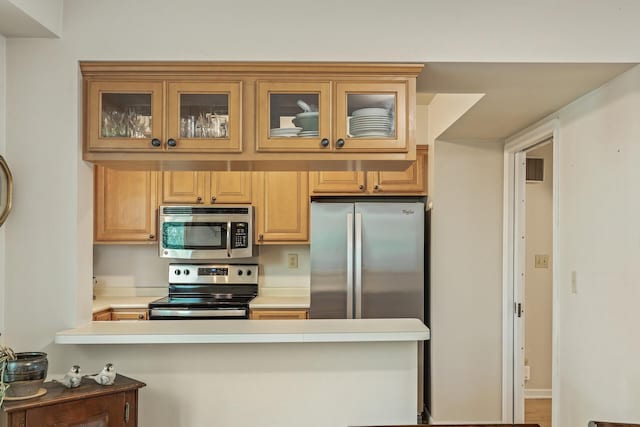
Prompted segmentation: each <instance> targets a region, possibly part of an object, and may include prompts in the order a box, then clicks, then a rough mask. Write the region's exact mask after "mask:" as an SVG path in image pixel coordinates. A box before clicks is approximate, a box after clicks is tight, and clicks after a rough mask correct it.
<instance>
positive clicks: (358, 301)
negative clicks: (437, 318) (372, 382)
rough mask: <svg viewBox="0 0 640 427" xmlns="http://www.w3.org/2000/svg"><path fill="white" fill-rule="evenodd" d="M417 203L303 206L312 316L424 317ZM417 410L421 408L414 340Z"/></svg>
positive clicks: (421, 215) (421, 210)
mask: <svg viewBox="0 0 640 427" xmlns="http://www.w3.org/2000/svg"><path fill="white" fill-rule="evenodd" d="M425 289H426V287H425V203H424V201H423V200H421V201H420V202H416V201H403V202H397V201H392V200H389V201H378V199H376V201H372V202H368V201H354V202H343V201H341V200H337V201H336V200H332V201H313V202H312V203H311V307H310V317H311V318H312V319H345V318H346V319H350V318H354V319H359V318H398V317H400V318H418V319H421V320H423V321H424V320H425V310H424V307H425V295H426V294H425ZM419 347H420V354H419V357H418V360H419V362H420V366H419V371H420V372H419V379H418V380H419V381H418V382H419V390H418V395H419V396H418V397H419V402H418V412H419V413H421V412H422V411H423V408H424V407H427V408H428V402H425V395H427V394H428V391H426V390H423V385H424V384H426V383H425V381H424V369H423V361H424V350H423V346H422V345H419Z"/></svg>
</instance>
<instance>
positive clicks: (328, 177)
mask: <svg viewBox="0 0 640 427" xmlns="http://www.w3.org/2000/svg"><path fill="white" fill-rule="evenodd" d="M364 178H365V173H364V172H359V171H358V172H353V171H339V172H338V171H328V172H309V192H310V193H311V194H312V195H314V194H340V193H351V194H362V193H364V192H365V191H366V186H365V179H364Z"/></svg>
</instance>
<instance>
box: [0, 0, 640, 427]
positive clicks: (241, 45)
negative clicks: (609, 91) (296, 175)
mask: <svg viewBox="0 0 640 427" xmlns="http://www.w3.org/2000/svg"><path fill="white" fill-rule="evenodd" d="M588 3H589V7H588V8H587V7H585V6H584V2H583V3H582V8H581V10H580V14H579V15H577V14H576V6H575V4H574V3H573V2H564V3H562V2H560V3H558V2H556V1H551V0H545V1H542V2H535V3H534V2H531V3H524V2H513V1H510V0H489V1H485V2H468V1H465V0H455V1H450V2H440V1H436V0H427V1H423V0H409V1H406V2H402V5H401V6H398V5H397V4H395V3H392V2H388V1H383V0H374V1H365V0H356V1H351V2H347V3H345V2H329V3H327V2H316V3H314V7H313V8H312V7H306V6H305V7H301V6H300V2H299V1H294V0H274V1H271V2H259V1H256V0H243V1H235V2H226V3H224V6H223V7H218V8H215V6H216V5H219V4H217V3H213V2H210V1H205V0H185V1H181V2H174V1H168V0H166V1H152V0H139V1H136V2H130V1H126V0H113V1H109V2H104V1H98V0H68V1H66V2H65V3H64V6H65V11H64V38H62V39H56V40H40V39H11V40H8V42H7V105H8V111H7V124H8V125H7V139H6V140H7V143H6V145H7V146H6V153H7V156H8V157H9V158H10V159H11V161H12V168H13V170H14V173H15V176H16V181H17V182H18V183H19V186H17V188H16V199H15V210H14V212H13V215H12V216H11V218H10V223H11V227H8V228H7V229H6V230H5V233H6V244H7V247H10V248H11V250H10V251H7V253H6V255H5V259H6V280H7V283H11V286H10V287H9V286H8V287H7V288H8V289H6V299H7V303H6V304H5V315H6V317H5V319H6V331H7V335H6V342H7V343H8V344H10V345H13V346H14V347H15V348H16V350H37V349H46V350H47V351H48V352H49V354H50V367H51V368H50V372H51V374H52V375H54V374H56V373H62V372H64V371H66V370H67V369H68V365H69V364H70V363H71V362H72V361H73V360H74V354H73V352H72V351H69V352H66V353H62V352H61V351H60V350H59V348H58V347H59V346H58V347H57V346H54V345H52V344H51V343H52V339H53V338H52V337H53V335H54V333H55V332H56V331H57V330H60V329H64V328H68V327H72V326H75V325H76V324H77V323H78V322H79V321H83V320H88V316H87V315H86V314H85V313H86V312H87V311H88V309H89V305H90V302H91V276H92V264H93V262H92V248H91V221H90V218H91V215H92V207H91V192H92V189H91V182H92V180H91V173H90V168H88V167H87V166H86V165H85V164H84V163H83V162H82V161H81V160H80V159H81V156H80V151H79V146H80V137H79V125H80V120H79V111H80V103H79V97H80V91H79V85H78V82H79V73H78V66H77V61H78V60H81V59H84V60H89V59H98V60H107V59H119V60H151V59H170V60H187V59H191V60H232V59H237V60H296V61H299V60H335V61H339V60H344V61H368V60H376V61H454V62H455V61H531V62H554V61H562V62H598V61H603V62H606V61H638V60H639V59H640V53H639V52H638V50H637V40H638V39H639V38H640V27H639V26H637V22H636V21H637V19H636V17H637V16H638V15H639V14H640V3H637V2H635V1H633V0H613V1H609V2H596V1H590V2H588ZM123 11H126V12H123ZM461 11H463V13H461ZM283 22H284V23H287V24H289V23H291V25H283V24H282V23H283ZM299 22H303V23H304V25H303V27H304V28H306V29H311V30H310V31H309V34H308V36H305V37H301V36H300V29H299V28H300V25H298V24H297V23H299ZM540 22H544V24H545V31H540V30H539V26H538V25H531V24H532V23H540ZM460 28H464V29H465V30H464V31H460ZM334 29H340V31H334ZM359 37H364V38H365V40H373V41H374V42H372V43H353V42H351V41H352V40H358V38H359ZM635 107H637V106H635ZM635 107H634V108H635ZM594 108H595V107H594ZM634 111H637V108H635V110H634ZM600 116H602V114H600ZM629 120H630V122H631V123H634V120H635V118H630V119H629ZM602 126H604V125H602ZM599 129H602V127H600V128H599ZM627 132H628V133H630V132H631V130H630V129H627ZM596 136H597V133H596V134H589V135H587V138H586V140H587V141H591V145H594V146H595V148H598V144H596V143H595V138H596ZM630 139H631V138H628V139H626V141H629V140H630ZM608 141H610V142H609V143H610V144H613V143H615V142H617V141H616V140H608ZM576 145H577V140H576V142H575V143H574V145H572V146H571V147H573V149H574V150H575V146H576ZM499 148H500V146H499V144H498V143H488V144H481V145H475V144H446V143H439V144H437V145H436V147H435V156H436V158H438V157H439V158H440V159H441V160H439V161H438V160H436V164H435V173H436V182H438V183H441V184H437V185H438V186H440V187H439V188H437V189H435V190H436V191H437V193H436V194H438V199H437V200H436V208H435V210H434V233H436V234H434V246H436V247H437V248H438V250H437V251H436V252H434V257H435V258H434V276H433V282H432V283H433V284H434V295H433V297H434V305H435V308H434V318H433V320H434V324H433V328H434V335H433V336H434V338H433V348H434V349H435V348H438V349H441V351H442V352H441V353H438V354H435V353H434V367H433V368H434V381H435V383H434V391H436V392H437V393H438V394H437V395H435V396H434V404H433V405H432V406H433V408H434V410H435V414H436V415H437V416H439V415H440V414H442V418H443V419H444V418H453V417H455V418H460V417H466V418H470V419H474V420H482V419H485V418H487V419H494V420H495V419H498V415H499V414H500V408H499V402H500V388H499V384H500V382H501V379H500V363H501V353H500V349H501V337H500V330H501V328H500V316H501V305H500V302H501V295H500V292H501V273H500V260H501V238H500V234H501V226H500V224H501V213H502V212H501V194H502V183H501V177H502V156H501V154H499V153H498V151H500V150H499ZM624 148H625V150H633V147H632V146H631V145H630V144H626V145H625V146H624ZM439 151H442V156H441V157H440V154H438V153H439ZM566 154H572V153H565V155H566ZM588 155H589V154H588V152H587V153H585V154H583V156H588ZM476 156H477V157H476ZM591 161H592V162H594V161H595V160H591ZM565 164H566V163H565ZM465 168H468V169H465ZM438 170H440V172H438ZM624 170H625V171H626V173H627V174H628V175H631V176H633V174H634V173H635V172H632V169H631V166H627V169H624ZM476 172H478V173H476ZM570 172H572V171H567V173H570ZM595 176H598V175H597V174H594V175H592V176H591V178H590V179H591V180H593V179H595V178H594V177H595ZM600 181H601V182H607V181H606V179H603V180H600ZM600 181H599V182H600ZM589 182H591V181H589ZM599 182H598V183H596V182H592V184H596V185H595V187H593V188H589V191H588V193H589V194H590V195H592V194H593V193H594V191H595V190H599V189H602V186H601V185H599ZM636 182H637V181H636ZM574 185H575V186H577V188H578V189H579V190H580V191H579V192H578V194H580V193H582V192H584V193H587V191H586V189H585V187H584V186H582V185H580V184H578V183H574ZM633 185H635V184H633ZM607 190H608V188H607ZM620 191H625V190H624V188H620V189H618V190H617V192H614V194H618V193H619V192H620ZM440 195H443V198H442V199H440ZM444 195H448V196H447V197H444ZM600 195H601V192H598V196H600ZM598 199H599V197H598V198H596V200H598ZM569 202H571V203H573V204H576V203H577V202H576V201H575V200H573V201H572V200H571V199H570V200H569ZM565 203H567V201H565ZM582 203H583V201H582V200H581V204H580V207H582V206H583V204H582ZM633 203H635V202H633ZM633 203H632V204H631V205H630V206H631V207H635V205H634V204H633ZM594 205H595V206H594ZM569 206H571V204H569ZM463 209H464V210H463ZM589 209H592V211H590V212H589V215H588V217H589V218H591V217H592V216H594V215H595V213H596V212H598V214H603V212H602V211H601V208H599V207H598V206H597V204H594V203H593V199H590V200H589ZM43 210H44V211H45V212H46V218H47V221H42V218H43ZM574 212H577V210H576V209H574ZM581 213H582V212H581ZM604 213H606V214H607V215H611V212H609V211H607V212H604ZM565 215H567V213H566V212H565ZM614 215H622V214H621V213H614ZM601 222H602V221H601V220H600V221H599V222H598V223H601ZM580 224H583V223H582V222H580ZM618 224H620V223H618ZM588 225H589V228H588V229H589V235H591V233H592V230H593V227H592V224H591V223H590V224H588ZM628 225H631V223H630V224H628ZM586 226H587V225H586V224H584V227H583V229H580V231H583V230H586ZM618 226H619V225H618ZM573 227H574V228H575V227H578V224H576V225H574V226H573ZM599 230H600V229H598V230H597V231H598V232H599ZM628 236H631V234H628ZM571 237H572V238H573V239H577V237H576V236H574V235H573V234H571ZM602 238H604V237H602ZM466 242H469V243H466ZM629 245H630V248H631V249H634V248H635V247H634V246H632V245H631V244H630V243H629ZM586 247H588V246H584V245H583V246H579V245H573V244H572V246H571V248H569V249H567V248H564V247H563V248H562V250H563V251H564V253H565V254H567V253H568V251H569V250H578V251H580V249H581V248H586ZM440 248H441V249H440ZM632 253H633V252H632ZM568 256H570V257H571V256H573V255H571V254H568ZM629 256H630V255H623V258H624V259H625V260H629ZM34 260H35V261H37V262H38V263H37V265H35V266H34V263H33V261H34ZM583 265H585V263H584V262H582V261H581V263H580V268H582V266H583ZM590 265H591V266H593V267H597V266H598V265H602V264H598V263H597V262H594V263H592V264H590ZM630 271H632V272H635V270H633V269H630ZM564 273H565V274H564V276H563V277H564V278H565V279H566V277H568V276H567V275H566V269H565V271H564ZM580 274H585V271H583V270H580ZM596 277H597V275H596ZM618 278H620V277H618ZM591 280H593V278H591ZM587 283H588V282H587ZM618 283H624V280H619V281H617V282H616V283H614V284H613V286H616V287H618V288H622V289H618V290H622V291H624V292H623V293H626V294H627V296H628V294H630V293H632V292H633V291H632V290H631V289H630V288H627V287H624V288H623V285H620V284H618ZM585 284H586V283H585ZM582 285H583V283H582V282H580V286H581V289H584V290H585V291H586V290H588V287H586V288H585V287H582ZM581 297H583V295H581V294H578V295H577V296H573V299H569V300H568V301H569V302H570V303H571V302H573V300H576V299H579V298H581ZM599 297H602V295H599ZM564 298H565V299H566V298H569V296H565V297H564ZM616 300H617V299H616ZM605 301H606V300H605ZM562 302H563V301H561V303H562ZM599 302H602V298H600V300H599ZM624 302H625V303H627V304H630V299H626V300H625V301H624ZM568 308H570V310H567V316H569V315H570V314H571V313H572V312H573V311H574V310H575V309H576V307H573V306H569V307H568ZM465 310H467V311H465ZM629 313H630V312H629V311H621V310H620V311H616V312H615V315H616V316H623V315H626V316H632V314H629ZM43 314H44V315H43ZM582 320H583V319H580V321H582ZM634 320H635V319H634ZM561 321H564V322H567V324H566V325H562V328H563V329H562V330H564V328H568V330H569V331H570V332H573V330H574V329H576V328H578V326H577V325H576V323H577V322H578V321H577V320H574V318H572V317H566V318H563V319H561ZM620 323H621V322H617V323H616V321H614V320H611V323H609V324H610V325H612V326H619V324H620ZM605 324H606V323H605ZM613 331H614V332H612V334H618V332H616V331H617V329H615V330H613ZM578 332H579V333H578V334H577V336H580V337H582V338H584V339H585V341H584V343H586V342H591V340H590V338H591V336H589V337H585V336H584V334H585V333H586V332H587V329H586V328H585V329H583V330H580V331H578ZM603 332H604V331H603ZM607 332H608V330H607ZM635 342H640V341H638V340H636V341H635ZM623 343H624V341H623ZM563 345H564V346H566V345H571V340H569V341H567V343H566V344H563ZM633 345H636V344H624V345H623V348H624V347H631V348H632V349H634V350H636V351H635V352H636V353H637V348H634V347H633ZM577 347H578V348H580V349H581V350H585V349H584V344H582V342H580V343H579V345H578V346H577ZM470 348H471V349H472V350H473V351H469V349H470ZM610 348H611V347H610ZM560 351H561V361H562V360H564V361H565V362H566V360H569V358H570V357H571V356H573V355H574V353H575V351H577V350H573V349H572V350H567V349H566V348H565V347H561V348H560ZM589 351H591V348H589ZM606 351H609V350H599V351H598V352H596V353H591V354H594V355H595V354H597V355H603V356H608V357H609V359H608V360H611V361H616V356H615V355H604V354H603V353H602V352H606ZM585 352H586V350H585ZM447 356H449V357H447ZM581 357H589V358H590V359H589V361H592V360H591V356H587V355H584V354H583V355H582V356H581ZM625 363H627V364H628V362H625ZM625 363H623V364H622V365H624V366H627V365H626V364H625ZM121 365H122V366H123V368H124V369H125V371H126V361H122V363H121ZM579 366H580V367H581V371H580V372H577V371H571V370H570V369H569V375H568V376H567V377H566V378H563V381H565V382H566V384H565V387H568V389H567V390H566V391H565V393H566V394H565V395H562V396H563V404H564V405H567V409H566V413H563V420H564V421H568V420H570V419H571V417H572V415H574V414H575V413H576V412H575V411H582V410H583V409H585V408H586V407H587V405H588V404H589V403H591V402H589V400H590V399H591V398H592V397H593V396H597V397H600V395H599V394H598V392H596V391H593V387H587V388H586V390H588V393H589V394H588V395H587V397H586V398H585V399H579V396H581V395H582V391H581V390H582V388H581V386H582V384H581V381H582V380H586V379H587V378H589V379H591V377H590V376H587V375H585V374H584V372H586V371H584V368H585V367H586V364H585V363H581V364H579ZM587 368H588V367H587ZM616 369H617V368H616ZM616 372H617V370H616ZM618 378H622V377H621V376H618ZM470 379H472V380H470ZM596 379H597V380H598V381H600V382H603V384H605V385H606V384H607V381H606V380H604V379H600V378H599V377H598V378H596ZM632 379H634V378H632ZM149 381H150V382H151V381H153V376H150V377H149ZM618 385H619V384H618ZM627 385H628V386H629V390H637V389H638V388H637V387H635V388H633V387H631V386H632V385H633V384H632V381H631V380H630V382H627ZM485 387H486V388H485ZM611 395H613V394H611ZM627 395H628V396H629V399H631V397H637V396H635V395H634V393H633V392H629V393H628V394H627ZM570 396H571V397H574V398H577V399H578V404H577V405H576V404H574V402H569V397H570ZM443 399H446V400H443ZM629 399H626V398H625V399H621V400H618V401H616V402H614V403H613V404H612V405H610V406H611V407H614V406H615V407H616V408H617V407H618V406H619V405H623V406H624V405H629V404H630V403H629V402H630V400H629ZM605 401H607V400H606V399H605ZM607 402H608V401H607ZM461 408H462V409H461ZM629 411H631V410H629ZM578 413H582V412H578ZM575 418H577V417H575ZM581 421H582V420H581ZM561 425H562V426H563V427H564V426H567V427H569V426H572V425H575V426H576V427H577V426H578V424H577V423H575V424H572V423H571V422H566V423H563V424H561ZM579 425H580V426H584V423H581V424H579Z"/></svg>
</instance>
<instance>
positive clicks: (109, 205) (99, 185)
mask: <svg viewBox="0 0 640 427" xmlns="http://www.w3.org/2000/svg"><path fill="white" fill-rule="evenodd" d="M158 181H159V173H158V172H152V171H126V170H115V169H108V168H105V167H102V166H96V167H95V169H94V185H95V189H94V198H95V200H94V202H95V203H94V220H95V221H94V242H96V243H111V242H130V243H140V242H154V241H156V223H157V208H158Z"/></svg>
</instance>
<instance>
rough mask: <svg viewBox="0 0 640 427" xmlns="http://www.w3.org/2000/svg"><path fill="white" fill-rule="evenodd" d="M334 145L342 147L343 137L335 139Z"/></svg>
mask: <svg viewBox="0 0 640 427" xmlns="http://www.w3.org/2000/svg"><path fill="white" fill-rule="evenodd" d="M336 147H338V148H342V147H344V139H342V138H340V139H339V140H337V141H336Z"/></svg>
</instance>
